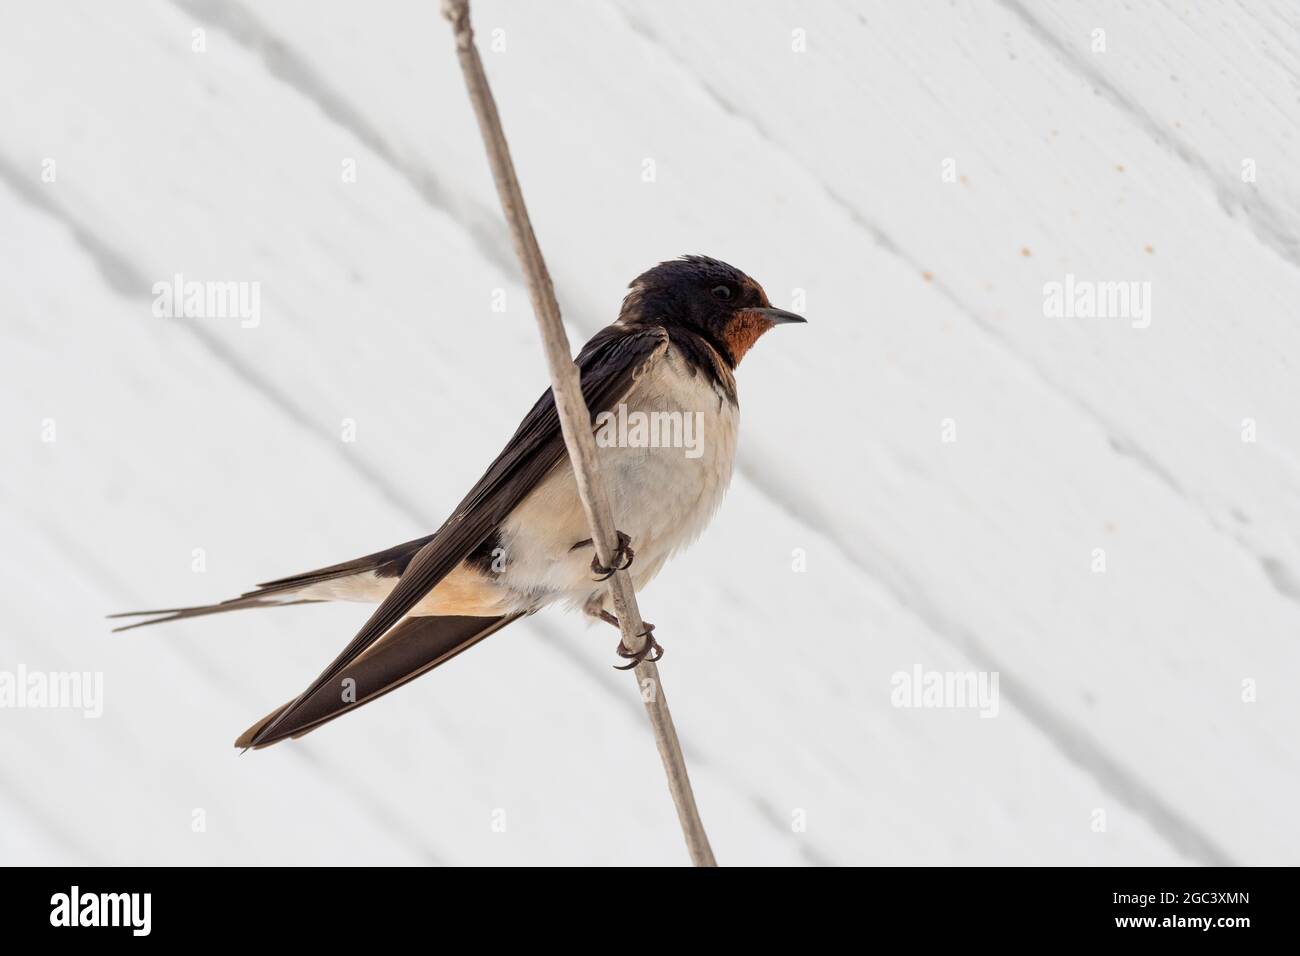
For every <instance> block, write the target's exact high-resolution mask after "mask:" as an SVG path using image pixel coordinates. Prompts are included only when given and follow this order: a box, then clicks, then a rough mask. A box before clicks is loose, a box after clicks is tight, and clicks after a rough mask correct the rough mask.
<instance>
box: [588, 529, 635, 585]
mask: <svg viewBox="0 0 1300 956" xmlns="http://www.w3.org/2000/svg"><path fill="white" fill-rule="evenodd" d="M614 533H615V534H616V535H618V547H617V548H615V549H614V555H613V561H614V566H613V567H609V568H607V567H605V566H604V565H603V564H601V563H600V555H595V556H594V557H593V558H592V559H591V573H592V574H594V575H595V576H596V580H597V581H608V580H609V579H610V578H612V577H613V576H614V572H615V571H626V570H627V569H628V568H630V567H632V559H633V558H635V557H636V552H635V551H633V550H632V539H631V538H629V537H628V536H627V535H625V534H624V533H623V532H622V531H618V530H616V531H615V532H614Z"/></svg>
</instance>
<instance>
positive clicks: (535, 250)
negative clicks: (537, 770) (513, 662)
mask: <svg viewBox="0 0 1300 956" xmlns="http://www.w3.org/2000/svg"><path fill="white" fill-rule="evenodd" d="M442 12H443V15H444V16H446V17H447V19H448V20H450V21H451V26H452V30H453V32H454V34H455V38H456V55H457V57H458V58H459V59H460V67H461V70H462V71H463V72H464V74H465V85H466V87H467V88H468V90H469V98H470V102H471V103H472V104H473V106H474V114H475V115H476V116H477V117H478V126H479V131H480V132H481V133H482V134H483V143H484V145H485V146H486V147H487V154H488V161H489V163H490V164H491V166H492V178H493V179H494V180H495V181H496V187H497V194H498V195H499V196H500V198H501V206H502V208H503V209H504V211H505V215H506V220H507V221H508V222H509V224H510V235H511V237H512V238H513V240H514V245H515V255H517V256H518V257H519V263H520V265H521V266H522V267H523V270H524V276H525V278H526V279H527V280H528V295H529V298H531V299H532V303H533V312H534V313H535V314H536V315H537V324H538V326H539V327H540V328H541V332H542V345H543V346H544V348H545V351H546V364H547V367H548V368H549V369H550V373H551V389H552V391H553V392H554V394H555V406H556V409H557V411H558V412H559V416H560V425H561V427H562V429H563V431H564V443H565V445H566V446H568V449H569V458H570V460H571V461H572V463H573V473H574V476H575V478H576V479H577V484H578V494H579V496H580V497H581V498H582V508H583V510H584V511H585V512H586V514H587V522H588V523H589V524H590V525H591V540H592V543H593V544H594V546H595V549H596V555H597V557H598V558H599V559H600V563H601V564H602V565H603V566H605V567H613V566H614V558H615V554H616V553H617V551H618V544H617V540H616V537H615V530H614V517H613V512H612V511H611V510H610V506H609V498H608V497H607V495H606V493H605V486H604V483H603V482H602V481H601V477H600V463H599V460H598V459H597V457H596V441H595V438H594V437H593V432H592V427H591V415H590V413H589V412H588V410H587V403H586V402H585V401H584V400H583V397H582V385H581V381H580V379H579V376H578V368H577V366H576V365H574V364H573V353H572V351H571V350H570V348H569V337H568V336H567V335H566V334H565V332H564V325H563V323H562V322H561V321H560V305H559V303H558V302H557V301H556V300H555V290H554V288H553V287H552V285H551V276H550V273H548V272H547V271H546V263H545V261H544V260H543V259H542V250H541V247H539V246H538V244H537V237H536V236H535V235H534V234H533V226H532V222H531V221H530V220H529V218H528V209H527V208H526V207H525V206H524V196H523V192H522V191H521V190H520V188H519V180H518V178H516V176H515V167H514V163H513V162H512V161H511V159H510V147H509V146H508V145H507V144H506V137H505V133H504V132H503V131H502V129H501V117H500V116H498V115H497V107H496V101H495V100H493V98H492V90H491V88H490V87H489V86H488V79H487V74H486V73H484V72H483V61H482V59H480V58H479V55H478V49H477V47H475V45H474V31H473V29H472V28H471V26H470V20H469V0H442ZM609 593H610V598H611V599H612V602H613V605H614V613H615V614H616V615H617V616H618V621H619V629H620V630H621V631H622V633H623V645H624V646H625V647H627V648H629V649H630V650H632V651H639V650H640V649H641V647H642V646H643V645H644V643H645V640H646V639H645V637H644V636H643V632H644V630H645V625H644V624H643V623H642V621H641V612H640V611H639V610H638V609H637V603H636V591H635V589H634V588H633V586H632V578H631V577H630V576H629V575H628V573H627V572H626V571H618V572H615V574H614V575H613V576H612V577H611V578H610V579H609ZM633 673H634V674H635V675H636V678H637V683H638V685H639V686H640V688H641V698H642V700H643V701H644V702H645V708H646V713H647V714H649V716H650V726H651V728H652V729H653V730H654V737H655V746H657V747H658V748H659V756H660V758H661V759H662V760H663V764H664V772H665V773H666V774H667V775H668V789H669V790H670V791H671V792H672V795H673V803H674V804H676V806H677V817H678V819H679V820H680V821H681V825H682V832H683V834H684V835H685V837H686V847H687V849H688V850H689V851H690V854H691V861H692V862H693V863H694V864H695V865H696V866H717V862H716V861H715V860H714V858H713V850H712V849H711V848H710V847H709V838H708V836H707V835H706V834H705V832H704V824H703V823H701V822H700V813H699V810H698V809H697V808H696V806H695V794H694V793H693V792H692V791H691V781H690V778H689V777H688V776H687V773H686V761H685V759H684V758H683V757H682V748H681V745H680V744H679V743H678V742H677V730H676V729H675V728H674V727H673V718H672V714H671V713H669V711H668V701H667V699H666V697H665V695H664V692H663V685H662V684H661V683H660V681H659V669H658V668H657V667H656V666H655V665H654V662H653V661H642V662H641V663H640V664H638V665H637V667H636V669H635V670H634V671H633Z"/></svg>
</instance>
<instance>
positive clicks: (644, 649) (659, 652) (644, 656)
mask: <svg viewBox="0 0 1300 956" xmlns="http://www.w3.org/2000/svg"><path fill="white" fill-rule="evenodd" d="M642 623H645V622H642ZM654 634H655V626H654V625H653V624H646V626H645V630H644V631H642V632H641V633H640V634H639V635H638V636H639V637H644V638H645V643H644V644H642V645H641V650H639V651H630V650H628V649H627V646H626V645H625V644H624V643H623V641H622V640H619V642H618V650H617V653H618V656H619V657H621V658H623V659H624V660H628V661H631V662H632V663H630V664H615V665H614V670H616V671H630V670H631V669H632V668H634V667H636V666H637V665H638V664H640V663H642V662H643V661H649V662H650V663H652V664H653V663H654V662H655V661H657V660H660V659H661V658H662V657H663V656H664V649H663V645H662V644H660V643H659V642H658V641H656V640H655V637H654Z"/></svg>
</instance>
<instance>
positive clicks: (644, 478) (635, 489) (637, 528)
mask: <svg viewBox="0 0 1300 956" xmlns="http://www.w3.org/2000/svg"><path fill="white" fill-rule="evenodd" d="M806 321H807V320H806V319H805V318H803V317H802V316H800V315H796V314H795V313H793V312H788V311H786V310H784V309H779V308H776V307H774V306H773V305H772V303H771V301H770V300H769V299H768V297H767V293H766V292H764V291H763V287H762V286H761V285H759V284H758V282H756V281H755V280H754V279H752V278H750V277H749V276H748V275H746V274H745V273H744V272H742V271H741V270H739V269H737V268H736V267H735V266H731V265H728V264H727V263H725V262H723V261H721V260H718V259H713V258H710V257H708V256H702V255H686V256H681V257H679V258H677V259H671V260H668V261H665V262H661V263H659V264H658V265H656V266H654V267H652V268H650V269H649V270H647V271H645V272H643V273H642V274H641V275H639V276H637V277H636V278H635V279H634V280H633V281H632V282H631V283H630V284H629V286H628V291H627V294H626V295H625V297H624V299H623V303H622V307H621V308H620V309H619V314H618V318H617V319H616V320H615V322H614V323H613V324H611V325H609V326H607V327H605V328H604V329H602V330H601V331H599V332H597V333H596V334H595V335H594V336H593V337H592V339H591V340H590V341H589V342H587V344H586V345H585V346H584V347H583V348H582V349H581V351H580V352H579V354H578V357H577V359H576V360H575V362H576V364H577V366H578V369H579V372H580V377H581V384H582V393H583V398H584V399H585V401H586V403H587V408H588V410H589V411H590V412H591V414H592V416H593V421H594V422H595V423H596V424H595V425H594V426H593V427H595V428H596V438H597V445H598V448H599V452H598V454H599V456H600V467H601V472H602V474H603V475H604V476H605V483H606V486H607V488H608V490H609V495H610V504H611V507H612V510H613V515H614V523H615V527H616V528H617V529H618V531H617V537H618V548H617V550H616V552H615V554H614V558H613V566H610V567H605V566H602V565H601V563H600V560H599V558H598V557H596V556H595V552H594V547H593V545H592V541H591V538H590V529H589V527H588V524H587V519H586V516H585V513H584V511H583V509H582V505H581V501H580V499H579V496H578V490H577V484H576V480H575V477H574V473H573V468H572V465H571V463H570V461H569V457H568V454H567V452H566V448H565V444H564V439H563V436H562V434H561V430H560V421H559V417H558V414H557V412H556V407H555V400H554V396H553V394H552V392H551V390H550V389H547V391H546V392H545V393H543V395H542V397H541V398H540V399H539V400H538V401H537V403H536V404H535V405H534V406H533V407H532V409H531V410H530V411H529V412H528V414H527V415H525V416H524V419H523V421H522V422H521V423H520V425H519V427H518V429H517V430H516V431H515V433H514V435H513V436H512V437H511V438H510V440H509V441H508V442H507V443H506V446H505V448H504V449H503V450H502V452H501V454H500V455H498V456H497V458H496V459H495V460H494V461H493V462H492V463H491V464H490V465H489V466H488V468H487V471H485V472H484V473H483V476H482V477H481V478H480V479H479V480H478V482H477V483H476V484H475V485H474V486H473V487H472V488H471V489H470V491H469V493H468V494H467V495H466V496H465V498H464V499H463V500H462V501H461V502H460V504H459V505H457V506H456V508H455V510H453V511H452V513H451V515H450V516H449V517H448V518H447V520H446V521H445V522H444V523H443V525H442V527H440V528H439V529H438V530H437V531H435V532H434V533H433V534H430V535H427V536H425V537H422V538H416V539H414V540H412V541H407V542H404V543H402V544H398V545H396V546H394V547H391V548H388V549H386V550H384V551H378V552H375V553H374V554H368V555H365V556H364V557H361V558H356V559H354V560H352V561H345V562H343V563H341V564H334V565H330V566H329V567H325V568H320V569H318V570H315V571H308V572H306V573H303V574H296V575H292V576H290V577H285V578H279V579H277V580H274V581H268V582H266V583H264V584H260V585H257V587H256V588H255V589H254V590H252V591H248V592H245V593H244V594H241V595H240V596H239V597H236V598H231V599H229V600H226V601H222V602H220V603H217V604H209V605H200V606H196V607H180V608H166V609H162V610H156V611H131V612H126V613H123V614H113V615H109V616H110V617H111V618H127V617H143V618H146V620H141V621H137V622H135V623H132V624H127V625H124V626H120V627H117V628H115V629H114V630H115V631H124V630H130V629H132V628H136V627H143V626H147V625H152V624H161V623H165V622H168V621H178V620H186V619H188V618H194V617H201V616H204V615H208V614H219V613H224V612H226V611H235V610H241V609H245V608H263V607H283V606H288V605H295V604H306V603H314V602H319V601H365V602H372V603H377V604H378V607H377V608H376V609H375V611H374V612H373V613H372V614H371V616H370V617H369V619H368V620H367V621H366V622H365V624H364V625H362V627H361V630H360V631H358V632H357V634H356V635H355V636H354V637H353V639H352V640H351V641H350V642H349V643H348V644H347V646H346V647H344V649H343V650H342V652H340V653H339V655H338V656H337V657H336V658H335V659H334V660H333V661H332V662H331V663H330V664H329V666H328V667H326V668H325V669H324V670H323V671H322V672H321V673H320V675H319V676H317V678H316V679H315V680H314V681H313V682H312V683H311V684H310V685H309V686H308V687H307V689H306V690H304V691H303V692H302V693H301V694H300V695H299V696H298V697H296V698H294V699H293V700H291V701H289V702H288V703H286V704H284V705H283V706H281V707H278V708H276V709H275V710H273V711H271V712H270V713H269V714H267V715H266V716H265V717H263V718H262V719H261V720H259V721H258V722H256V723H255V724H253V725H252V726H251V727H249V728H248V729H247V730H246V731H244V733H243V734H241V735H240V736H239V737H238V738H237V739H236V741H235V746H236V747H239V748H241V749H244V750H247V749H250V748H251V749H260V748H263V747H267V746H270V745H271V744H275V743H278V742H280V741H283V740H286V739H289V738H295V737H301V736H302V735H304V734H306V733H308V732H310V731H312V730H315V729H316V728H318V727H320V726H321V725H323V724H325V723H327V722H328V721H331V720H333V719H335V718H336V717H340V716H342V715H343V714H346V713H349V712H351V711H352V710H355V709H356V708H357V707H360V706H362V705H364V704H367V703H369V702H371V701H373V700H375V699H377V698H379V697H381V696H382V695H384V694H386V693H388V692H389V691H392V690H395V689H396V688H398V687H400V686H402V685H403V684H406V683H407V682H409V681H411V680H413V679H415V678H416V677H419V676H420V675H422V674H424V673H426V672H428V671H430V670H432V669H433V668H435V667H437V666H439V665H440V664H444V663H446V662H447V661H448V660H450V659H451V658H453V657H455V656H456V655H457V654H460V653H461V652H463V651H465V650H468V649H469V648H471V647H473V646H474V645H475V644H477V643H479V642H480V641H482V640H484V639H486V638H487V637H489V636H491V635H492V634H495V633H496V632H498V631H500V630H501V629H502V628H504V627H506V626H507V625H509V624H511V623H513V622H514V621H517V620H519V619H520V618H521V617H524V616H526V615H529V614H533V613H535V612H536V611H538V610H540V609H541V608H543V607H546V606H548V605H552V604H557V603H558V604H562V605H565V606H567V607H569V608H571V609H575V610H581V611H582V612H583V613H584V614H586V615H588V616H589V617H591V618H594V619H598V620H601V621H605V622H606V623H610V624H613V625H615V626H617V625H618V619H617V617H615V616H614V614H613V613H612V607H611V605H610V599H609V595H608V592H607V588H606V587H605V586H604V585H603V584H602V583H601V582H602V581H604V580H605V579H606V578H607V577H608V576H609V575H611V574H613V573H614V571H615V570H623V569H626V570H627V571H628V573H629V574H630V575H631V577H632V583H633V585H634V586H635V587H636V588H637V589H638V590H639V589H641V588H643V587H645V585H647V584H648V583H649V582H650V581H651V580H652V579H653V578H654V577H655V576H656V575H657V574H658V573H659V571H660V569H661V568H662V567H663V565H664V563H665V562H666V561H667V560H668V559H669V558H670V557H671V556H672V555H673V554H675V553H677V552H678V551H680V550H681V549H682V548H684V547H685V546H686V545H688V544H690V543H691V542H692V541H694V540H695V539H696V538H698V537H699V535H700V534H701V533H702V532H703V530H704V528H705V526H706V525H707V524H708V523H709V521H710V519H711V518H712V516H713V514H714V513H715V511H716V510H717V508H718V506H719V505H720V504H721V502H722V499H723V496H724V494H725V492H726V489H727V487H728V485H729V484H730V481H731V473H732V467H733V463H734V460H735V454H736V442H737V435H738V426H739V410H740V409H739V403H738V400H737V393H736V378H735V371H736V367H737V366H738V365H739V364H740V362H741V360H742V359H743V358H744V357H745V355H746V354H748V352H749V350H750V348H751V347H752V346H753V345H754V343H755V342H756V341H757V340H758V339H759V338H760V337H761V336H762V335H763V334H764V333H766V332H767V331H769V330H770V329H772V328H774V327H775V326H778V325H784V324H789V323H803V322H806ZM665 439H667V440H666V441H665ZM589 556H590V560H588V557H589ZM642 636H644V637H645V638H646V640H645V642H644V646H643V647H642V648H641V649H640V650H639V651H638V652H636V653H633V652H632V651H630V650H629V649H628V648H627V647H626V646H625V645H624V644H623V642H622V639H621V637H620V640H619V644H618V647H617V648H616V653H617V654H618V655H619V656H620V657H621V658H623V659H625V660H628V661H629V663H627V664H626V665H623V667H624V668H630V667H634V666H635V665H636V664H637V663H639V662H640V661H642V660H646V659H649V660H658V659H659V657H660V656H662V654H663V647H662V645H660V644H659V643H658V641H656V640H655V639H654V636H653V625H649V624H647V625H646V631H645V633H644V634H643V635H642Z"/></svg>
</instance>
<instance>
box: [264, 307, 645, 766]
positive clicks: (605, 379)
mask: <svg viewBox="0 0 1300 956" xmlns="http://www.w3.org/2000/svg"><path fill="white" fill-rule="evenodd" d="M667 349H668V333H667V332H666V331H665V330H664V329H663V328H660V327H658V326H654V327H647V328H644V329H639V330H631V329H628V328H626V327H622V326H613V325H611V326H609V327H607V328H605V329H603V330H602V331H600V332H598V333H597V334H596V335H595V337H593V338H592V340H591V341H590V342H588V343H587V345H586V346H585V347H584V348H583V350H582V352H581V353H579V355H578V358H577V365H578V369H579V371H580V373H581V376H582V394H583V398H584V399H585V400H586V402H587V408H588V410H589V411H590V412H592V414H593V416H594V415H595V414H597V413H599V412H602V411H608V410H611V409H612V408H614V407H615V406H617V404H618V402H619V401H620V400H622V399H623V398H624V397H625V396H626V395H627V393H628V390H629V389H630V388H631V387H632V383H633V381H634V380H635V379H636V378H638V377H639V376H640V375H641V374H642V372H644V371H645V369H646V368H647V367H649V366H650V365H651V364H653V362H654V361H655V360H656V359H658V358H659V357H660V356H662V355H663V354H664V352H666V351H667ZM564 455H565V447H564V437H563V435H562V434H561V433H560V419H559V416H558V414H557V413H556V410H555V398H554V396H553V395H552V394H551V390H550V389H547V390H546V393H545V394H544V395H542V397H541V398H540V399H539V400H538V402H537V404H536V405H534V406H533V408H532V410H531V411H530V412H529V413H528V414H527V415H526V416H525V417H524V420H523V422H522V423H521V424H520V426H519V428H518V429H517V430H516V431H515V434H514V436H513V437H512V438H511V439H510V441H509V442H508V443H507V444H506V447H505V449H504V450H503V451H502V452H501V454H500V455H498V456H497V459H496V460H495V461H494V462H492V464H491V465H490V466H489V467H488V470H487V472H486V473H485V474H484V475H483V477H482V478H480V479H479V481H478V483H477V484H476V485H475V486H474V487H473V488H472V489H470V492H469V494H468V495H466V496H465V499H464V500H463V501H462V502H461V503H460V504H459V505H458V506H457V507H456V510H455V511H454V512H452V515H451V517H450V518H448V519H447V520H446V521H445V522H444V523H443V525H442V527H441V528H439V529H438V531H437V532H436V533H435V534H434V535H433V537H432V538H431V539H429V541H428V543H427V544H425V545H424V547H422V548H421V549H420V550H419V551H418V552H417V553H416V554H415V556H414V557H413V558H412V559H411V560H410V563H409V564H407V566H406V568H405V570H404V571H403V572H402V576H401V578H399V579H398V582H397V586H396V587H394V588H393V590H392V591H391V592H390V593H389V595H388V597H387V598H385V599H384V601H383V602H382V603H381V604H380V605H379V607H377V608H376V609H375V612H374V613H373V614H372V615H370V619H369V620H367V621H366V623H365V624H364V625H363V626H362V628H361V630H360V631H359V632H358V633H357V635H356V637H354V638H353V639H352V640H351V642H350V643H349V644H348V646H347V647H345V648H344V649H343V651H342V653H340V654H339V656H338V657H336V658H335V659H334V660H333V662H332V663H331V664H330V665H329V666H328V667H326V668H325V670H324V671H322V672H321V674H320V676H319V677H317V678H316V680H315V681H313V682H312V684H311V686H310V687H308V688H307V690H305V691H304V692H303V693H302V695H301V696H299V697H298V699H297V700H295V701H294V702H293V703H291V704H289V705H288V706H287V707H285V708H284V710H283V711H282V712H281V713H280V715H279V716H278V717H276V718H275V719H273V720H272V721H270V722H269V723H268V724H266V726H265V727H263V728H262V729H261V730H259V731H258V733H257V734H255V735H254V736H253V737H252V738H251V740H250V744H251V745H252V746H257V745H258V744H260V743H262V742H263V741H265V740H266V739H267V738H268V737H270V736H271V735H273V734H274V733H275V730H276V726H277V725H278V724H280V723H282V722H283V721H285V720H289V719H291V718H292V717H293V716H294V714H295V712H296V711H297V710H298V709H299V708H300V707H302V706H303V705H304V703H305V702H306V701H308V700H309V699H310V698H311V697H312V695H313V694H315V693H316V692H317V691H318V690H320V689H321V687H323V686H324V685H326V684H328V683H330V682H331V681H333V680H334V679H335V678H336V677H337V676H338V675H339V673H340V671H342V670H343V669H344V668H345V667H347V666H348V664H350V663H351V662H352V661H354V660H356V659H357V657H359V656H360V655H361V654H362V653H363V652H364V651H365V650H366V648H368V647H369V646H370V645H371V644H373V643H374V642H375V641H377V640H379V638H381V637H383V635H384V634H385V633H387V632H388V630H389V629H390V628H392V627H393V626H394V625H395V624H397V623H398V622H399V621H401V620H402V618H403V617H405V616H406V614H407V613H408V612H409V611H410V610H411V608H413V607H414V606H415V605H416V604H418V603H419V602H420V600H421V599H422V598H423V597H424V596H425V595H426V594H428V593H429V592H430V591H431V590H433V588H434V587H435V586H436V585H437V584H438V582H439V581H441V580H442V579H443V578H444V577H446V576H447V575H448V574H449V573H451V571H452V570H453V569H454V568H455V567H456V566H457V565H458V564H460V562H461V561H463V560H464V559H465V557H466V556H467V555H469V554H470V552H472V551H473V550H474V549H475V548H476V547H478V546H479V545H480V544H481V543H482V542H483V541H484V540H485V539H486V538H487V536H488V535H489V534H491V533H492V531H493V530H494V529H495V528H496V527H497V525H499V524H500V523H501V521H502V520H503V519H504V518H505V517H506V516H507V515H509V514H510V512H511V511H513V510H514V508H515V506H516V505H518V504H519V502H520V501H522V500H523V499H524V497H525V496H527V495H528V493H529V492H530V491H532V490H533V489H534V488H535V487H537V484H538V483H539V482H540V481H541V479H542V478H543V477H544V476H545V475H546V473H547V472H549V471H550V470H551V468H553V467H554V466H555V465H556V463H557V462H559V461H560V460H561V459H562V458H563V457H564Z"/></svg>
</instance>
